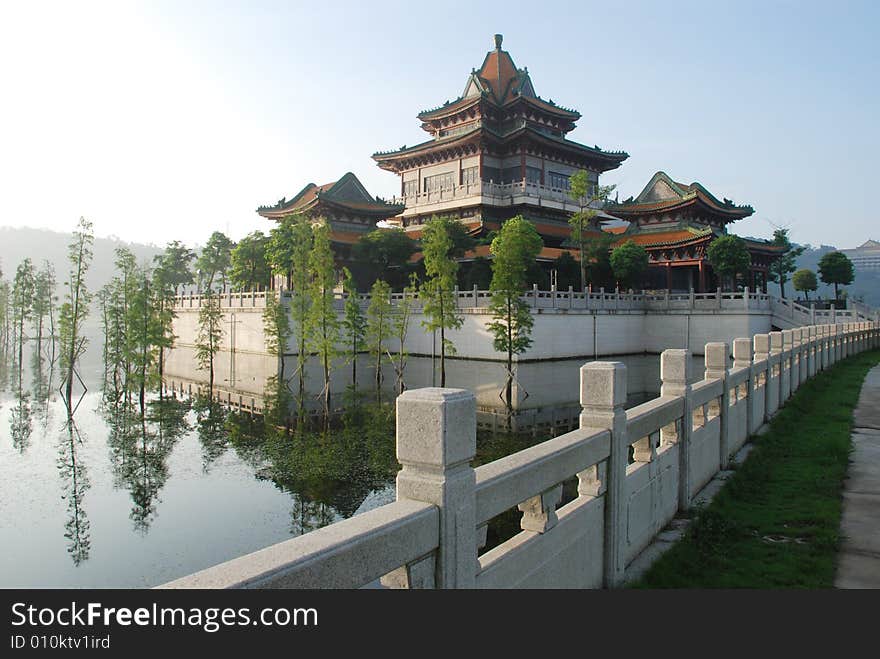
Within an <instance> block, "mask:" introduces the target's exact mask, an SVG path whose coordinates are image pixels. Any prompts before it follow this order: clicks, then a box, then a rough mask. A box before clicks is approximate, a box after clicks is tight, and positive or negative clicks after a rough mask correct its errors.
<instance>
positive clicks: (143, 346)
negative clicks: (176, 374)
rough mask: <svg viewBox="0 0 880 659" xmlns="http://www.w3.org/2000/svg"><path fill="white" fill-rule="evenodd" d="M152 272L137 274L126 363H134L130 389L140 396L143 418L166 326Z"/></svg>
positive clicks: (145, 269) (141, 269) (146, 269)
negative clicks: (161, 315)
mask: <svg viewBox="0 0 880 659" xmlns="http://www.w3.org/2000/svg"><path fill="white" fill-rule="evenodd" d="M151 278H152V273H151V271H150V269H149V267H147V266H146V265H144V266H141V267H137V268H136V269H135V272H134V282H133V294H132V297H131V300H130V303H129V305H128V309H127V316H128V318H127V321H126V325H127V327H128V336H127V337H126V338H127V341H126V352H127V361H128V362H129V363H130V364H131V366H132V369H131V381H130V382H129V388H130V389H131V391H132V392H134V391H136V392H137V393H138V402H139V403H140V411H141V415H143V414H144V411H145V405H146V390H147V388H148V387H149V386H151V384H152V377H151V376H152V375H153V366H154V364H155V361H156V355H157V351H156V349H155V348H156V346H158V345H159V344H160V343H162V342H163V339H164V336H163V334H164V332H163V330H164V323H163V322H162V319H161V318H160V317H159V313H158V303H159V298H158V297H157V296H156V295H155V294H154V290H153V287H152V281H151Z"/></svg>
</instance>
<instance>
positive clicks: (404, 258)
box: [352, 228, 417, 286]
mask: <svg viewBox="0 0 880 659" xmlns="http://www.w3.org/2000/svg"><path fill="white" fill-rule="evenodd" d="M416 249H417V247H416V243H415V241H414V240H412V239H411V238H410V237H409V236H407V235H406V232H405V231H404V230H403V229H398V228H394V229H376V230H374V231H370V232H369V233H367V234H364V235H363V236H362V237H361V239H360V240H359V241H358V242H357V243H356V244H355V245H354V248H353V250H352V252H353V254H354V257H355V260H356V261H357V262H358V263H359V264H360V265H361V266H362V267H363V269H364V271H365V272H366V274H367V280H366V281H365V282H362V283H363V284H366V285H368V286H372V284H373V282H374V281H375V280H376V279H378V278H380V277H388V276H389V275H390V274H391V273H394V272H396V273H399V274H400V275H403V274H404V273H405V271H406V267H407V265H408V264H409V258H410V257H411V256H412V255H413V254H414V253H415V252H416Z"/></svg>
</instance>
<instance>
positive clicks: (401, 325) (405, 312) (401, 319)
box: [386, 274, 419, 394]
mask: <svg viewBox="0 0 880 659" xmlns="http://www.w3.org/2000/svg"><path fill="white" fill-rule="evenodd" d="M418 290H419V282H418V279H417V278H416V276H415V274H411V275H410V278H409V286H406V287H405V288H404V289H403V296H402V297H401V299H400V301H399V302H398V304H397V308H396V309H395V312H396V313H394V314H393V316H392V318H391V335H392V336H393V337H394V338H395V339H397V344H398V349H397V354H396V356H395V355H392V354H391V352H390V351H387V352H386V354H387V355H388V359H389V360H390V361H391V365H392V366H393V368H394V375H395V379H396V383H395V390H396V391H397V393H398V394H402V393H403V392H404V389H405V388H406V384H405V383H404V380H403V373H404V371H405V369H406V358H407V356H408V354H407V351H406V349H405V348H404V345H405V344H406V335H407V333H408V332H409V321H410V317H411V316H412V310H413V305H414V304H415V299H416V295H417V294H418Z"/></svg>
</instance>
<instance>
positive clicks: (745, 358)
mask: <svg viewBox="0 0 880 659" xmlns="http://www.w3.org/2000/svg"><path fill="white" fill-rule="evenodd" d="M751 361H752V342H751V341H749V340H748V339H734V340H733V362H734V364H736V365H738V366H747V365H748V364H749V363H751Z"/></svg>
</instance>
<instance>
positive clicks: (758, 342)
mask: <svg viewBox="0 0 880 659" xmlns="http://www.w3.org/2000/svg"><path fill="white" fill-rule="evenodd" d="M769 352H770V335H769V334H755V354H756V355H757V354H763V355H766V354H767V353H769Z"/></svg>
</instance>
